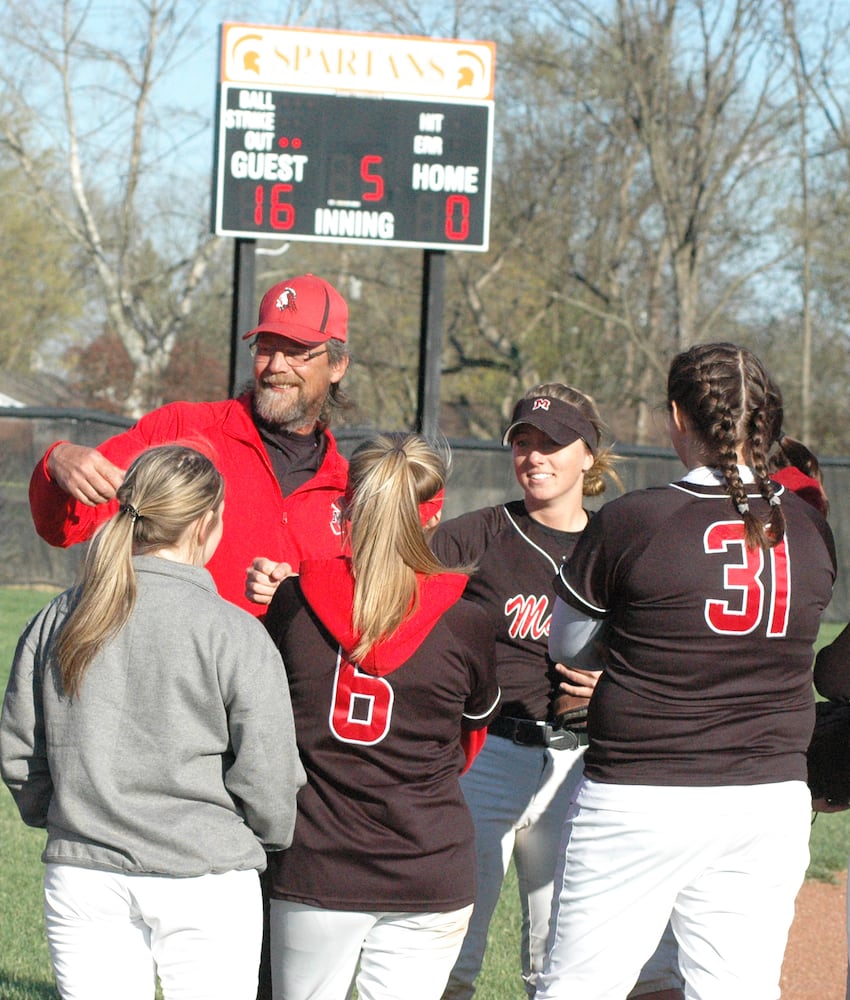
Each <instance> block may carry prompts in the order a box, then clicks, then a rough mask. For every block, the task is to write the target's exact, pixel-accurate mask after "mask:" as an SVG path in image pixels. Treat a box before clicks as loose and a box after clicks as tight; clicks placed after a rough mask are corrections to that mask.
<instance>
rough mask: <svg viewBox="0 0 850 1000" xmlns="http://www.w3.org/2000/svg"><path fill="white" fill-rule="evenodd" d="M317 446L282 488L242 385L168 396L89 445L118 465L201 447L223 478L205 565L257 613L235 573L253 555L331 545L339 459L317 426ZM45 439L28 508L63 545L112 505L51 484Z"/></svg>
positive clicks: (339, 491) (335, 532)
mask: <svg viewBox="0 0 850 1000" xmlns="http://www.w3.org/2000/svg"><path fill="white" fill-rule="evenodd" d="M324 433H325V437H326V438H327V450H326V453H325V457H324V460H323V462H322V465H321V467H320V468H319V470H318V472H317V473H316V475H315V476H313V477H312V479H310V480H309V481H308V482H306V483H304V484H303V485H301V486H299V487H298V488H297V489H295V490H293V492H292V493H290V494H289V496H287V497H283V496H282V494H281V491H280V486H279V485H278V481H277V479H276V478H275V474H274V471H273V470H272V466H271V463H270V462H269V458H268V455H267V454H266V450H265V448H264V446H263V443H262V441H261V440H260V436H259V434H258V432H257V429H256V427H255V425H254V422H253V420H252V418H251V395H250V393H246V394H245V395H243V396H240V397H239V398H238V399H228V400H221V401H219V402H212V403H169V404H167V405H166V406H162V407H160V408H159V409H157V410H154V411H153V412H152V413H149V414H147V415H146V416H144V417H142V418H141V419H140V420H139V421H138V422H137V423H136V424H135V425H134V426H133V427H131V428H130V429H129V430H127V431H125V432H123V433H122V434H117V435H115V437H111V438H109V439H108V440H106V441H104V442H103V443H102V444H99V445H98V446H97V450H98V451H99V452H100V453H101V454H102V455H104V456H106V458H108V459H109V461H110V462H113V463H114V464H115V465H117V466H118V467H119V468H122V469H126V468H127V467H128V466H129V464H130V463H131V462H132V461H133V459H134V458H136V456H137V455H139V454H140V453H141V452H142V451H144V450H145V449H146V448H149V447H152V446H153V445H159V444H172V443H180V444H184V445H187V446H189V447H193V448H197V449H198V450H199V451H202V452H204V453H205V454H207V455H208V456H209V457H210V458H211V459H212V460H213V461H214V462H215V464H216V467H217V468H218V469H219V470H220V472H221V473H222V475H223V476H224V478H225V508H224V535H223V537H222V540H221V544H220V545H219V547H218V549H217V550H216V553H215V555H214V556H213V558H212V559H211V560H210V562H209V564H208V565H207V569H208V570H209V571H210V573H211V574H212V576H213V579H214V580H215V583H216V586H217V587H218V591H219V593H220V594H221V596H222V597H224V598H225V599H226V600H228V601H232V602H233V603H234V604H237V605H238V606H239V607H241V608H244V609H245V610H246V611H249V612H251V614H254V615H257V616H258V617H259V616H262V615H263V614H264V613H265V610H266V606H265V605H260V604H255V603H253V602H252V601H249V600H248V599H247V598H246V597H245V573H246V571H247V569H248V567H249V566H250V565H251V563H252V561H253V560H254V559H255V558H256V557H258V556H264V557H266V558H268V559H273V560H274V561H275V562H288V563H290V564H291V565H292V567H293V569H294V570H295V571H296V572H297V570H298V567H299V565H300V563H301V560H302V559H306V558H310V559H322V558H330V557H333V556H337V555H339V554H340V553H341V551H342V549H341V540H340V504H339V501H340V498H341V497H342V495H343V494H344V492H345V484H346V478H347V474H348V462H347V461H346V460H345V458H344V457H343V456H342V455H341V454H340V453H339V451H338V449H337V446H336V442H335V441H334V438H333V436H332V434H331V433H330V432H329V431H328V430H325V432H324ZM59 443H60V442H58V441H57V442H56V443H55V444H53V445H51V447H50V449H48V451H47V452H46V453H45V455H44V457H43V458H42V459H41V461H40V462H39V463H38V465H37V466H36V467H35V470H34V471H33V474H32V478H31V480H30V489H29V497H30V508H31V510H32V517H33V521H34V523H35V527H36V531H37V532H38V533H39V535H40V536H41V537H42V538H43V539H44V540H45V541H46V542H49V543H50V544H51V545H58V546H62V547H63V548H64V547H67V546H69V545H74V544H76V543H77V542H84V541H86V540H87V539H89V538H90V537H91V536H92V534H93V533H94V531H95V529H96V528H97V527H98V526H99V525H100V524H102V523H103V522H104V521H105V520H107V519H108V518H109V517H111V516H112V515H113V514H114V513H115V511H116V510H117V507H118V504H117V501H116V500H112V501H110V502H109V503H105V504H100V505H99V506H97V507H89V506H86V505H85V504H82V503H80V502H79V501H77V500H75V499H73V497H71V496H69V494H67V493H66V492H65V491H64V490H62V489H60V488H59V487H58V486H57V485H56V484H55V483H54V482H53V481H52V480H51V479H50V476H49V474H48V472H47V458H48V456H49V455H50V452H51V451H52V450H53V448H55V447H56V445H57V444H59Z"/></svg>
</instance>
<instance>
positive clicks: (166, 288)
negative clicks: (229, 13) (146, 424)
mask: <svg viewBox="0 0 850 1000" xmlns="http://www.w3.org/2000/svg"><path fill="white" fill-rule="evenodd" d="M93 6H94V5H92V4H91V3H79V2H75V0H62V2H61V3H56V2H48V3H39V2H26V3H19V2H17V0H13V2H9V3H7V10H6V12H5V16H4V19H3V32H4V35H5V37H4V42H5V58H4V61H3V66H2V69H0V73H2V82H3V85H4V92H5V99H6V108H5V111H6V114H5V116H4V117H3V118H2V119H0V143H1V144H2V145H1V146H0V148H2V149H3V150H5V151H6V153H8V154H10V155H11V156H13V157H14V158H15V159H16V160H17V162H18V164H19V165H20V167H21V169H22V170H23V171H24V173H25V174H26V176H27V178H28V180H29V184H30V191H31V195H32V199H33V204H35V205H38V206H39V208H40V210H41V211H46V212H47V213H48V215H49V217H50V219H51V220H52V222H53V225H54V226H55V228H56V231H57V234H58V235H59V238H62V239H64V240H67V241H68V242H69V243H70V244H72V245H73V246H74V247H76V248H77V249H78V250H79V251H81V252H82V253H83V254H84V256H85V259H86V260H87V262H88V264H89V266H90V268H91V273H92V276H93V277H92V284H93V287H94V288H95V289H96V290H97V293H98V298H99V300H100V302H99V305H100V307H101V309H100V310H98V307H97V304H96V303H94V302H93V303H91V305H90V309H91V312H92V313H93V317H92V318H93V325H94V326H95V328H96V329H99V328H100V326H101V324H102V322H104V321H105V322H106V323H107V324H108V326H109V327H110V328H111V329H112V331H113V332H114V333H115V334H116V335H117V336H118V338H119V339H120V341H121V343H122V344H123V347H124V350H125V351H126V352H127V356H128V358H129V359H130V362H131V364H132V369H133V376H132V381H131V385H130V389H129V392H128V394H127V398H126V401H125V403H124V409H125V412H127V413H128V414H130V415H133V416H138V415H139V414H141V413H142V412H144V411H145V410H147V409H149V408H151V407H152V406H154V405H157V404H158V403H159V402H160V401H161V375H162V373H163V371H164V369H165V368H166V366H167V365H168V362H169V359H170V358H171V354H172V351H173V350H174V345H175V343H176V341H177V338H178V336H179V334H180V332H181V330H182V329H183V326H184V324H185V321H186V318H187V316H188V315H189V313H190V311H191V309H192V305H193V299H194V296H195V294H196V291H197V289H198V287H199V284H200V282H201V280H202V278H203V276H204V273H205V271H206V269H207V267H208V266H209V263H210V261H211V259H212V258H213V255H214V254H215V252H216V250H217V247H218V242H217V241H216V240H215V239H214V238H213V237H212V236H211V235H210V234H209V233H208V232H207V231H205V230H206V226H205V225H204V223H205V221H206V220H205V219H204V216H203V214H201V211H200V209H201V200H200V199H194V198H191V197H190V198H186V197H185V196H184V195H183V194H182V193H181V190H180V189H179V188H178V189H176V190H171V191H170V193H169V196H168V198H163V197H162V194H161V192H160V193H157V191H156V189H155V188H154V187H153V185H152V184H151V177H152V176H155V175H158V176H162V164H163V163H164V162H166V163H167V162H168V158H169V157H176V156H177V155H178V154H177V148H176V145H175V143H176V141H177V140H176V139H175V136H181V135H182V136H185V134H186V130H187V129H188V130H189V131H197V130H198V129H199V128H202V127H203V126H204V124H205V123H199V122H197V121H195V122H193V121H192V120H191V116H187V115H186V114H185V113H183V112H182V111H178V110H176V109H174V108H171V109H169V108H167V107H166V106H165V104H166V96H167V95H166V94H165V93H164V92H163V88H164V81H165V78H166V77H167V75H168V74H169V72H170V71H171V70H172V69H173V68H174V66H175V61H176V60H177V59H178V58H179V55H180V53H181V51H182V49H181V47H182V45H183V43H184V42H185V40H186V36H187V33H188V32H189V30H190V28H191V26H192V22H193V19H194V18H195V17H196V16H197V14H198V12H199V10H200V9H201V7H202V6H203V4H202V3H192V4H185V3H180V2H170V0H138V2H136V3H135V4H134V5H133V11H132V16H128V15H130V13H131V12H128V11H127V10H126V9H124V10H123V11H122V12H121V15H122V20H121V23H120V31H110V30H109V25H104V24H101V25H99V26H96V25H95V24H94V23H93V16H92V15H93ZM117 24H118V22H116V26H117ZM96 27H98V28H99V31H98V30H95V29H96ZM155 98H158V99H159V101H160V103H159V104H157V102H156V100H155ZM178 118H179V120H180V122H181V126H178V124H177V119H178ZM47 154H49V155H50V156H51V157H52V158H54V160H56V161H59V162H56V163H55V165H54V169H50V170H45V163H46V162H47V159H46V157H47ZM156 161H158V162H156ZM156 166H158V167H159V168H160V169H159V172H157V171H156V170H155V169H154V168H155V167H156ZM184 190H185V189H184ZM202 193H203V194H206V189H205V188H204V190H203V192H202ZM175 233H179V240H173V239H170V238H169V236H170V235H173V234H175ZM175 243H177V244H179V245H178V246H177V248H176V249H175V246H174V244H175Z"/></svg>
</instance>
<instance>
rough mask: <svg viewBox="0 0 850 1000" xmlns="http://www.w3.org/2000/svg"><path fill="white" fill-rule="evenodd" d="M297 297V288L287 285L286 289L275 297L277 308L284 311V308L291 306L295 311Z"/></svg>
mask: <svg viewBox="0 0 850 1000" xmlns="http://www.w3.org/2000/svg"><path fill="white" fill-rule="evenodd" d="M296 298H297V296H296V294H295V289H294V288H290V287H289V285H287V286H286V288H284V290H283V291H282V292H281V293H280V295H278V297H277V298H276V299H275V303H274V305H275V309H280V311H281V312H283V310H284V309H287V308H289V307H291V308H292V311H293V312H294V311H295V299H296Z"/></svg>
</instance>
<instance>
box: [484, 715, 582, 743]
mask: <svg viewBox="0 0 850 1000" xmlns="http://www.w3.org/2000/svg"><path fill="white" fill-rule="evenodd" d="M487 731H488V732H489V733H492V734H493V736H501V737H503V738H504V739H506V740H511V741H512V742H513V743H516V744H517V745H518V746H521V747H549V748H550V749H552V750H577V749H578V748H579V747H586V746H587V731H586V730H574V729H556V728H555V727H553V726H550V725H549V723H548V722H535V721H534V719H511V718H509V717H508V716H499V718H497V719H494V720H493V721H492V722H491V723H490V725H489V726H488V727H487Z"/></svg>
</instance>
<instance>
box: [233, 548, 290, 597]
mask: <svg viewBox="0 0 850 1000" xmlns="http://www.w3.org/2000/svg"><path fill="white" fill-rule="evenodd" d="M292 575H293V571H292V567H291V566H290V565H289V563H286V562H275V561H274V560H273V559H265V558H263V557H262V556H258V557H257V558H256V559H255V560H254V561H253V562H252V563H251V565H250V566H249V567H248V569H247V571H246V574H245V576H246V578H245V596H246V597H247V598H248V600H249V601H253V602H254V603H255V604H271V600H272V598H273V597H274V592H275V591H276V590H277V588H278V586H279V584H280V582H281V580H285V579H286V578H287V577H288V576H292Z"/></svg>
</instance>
